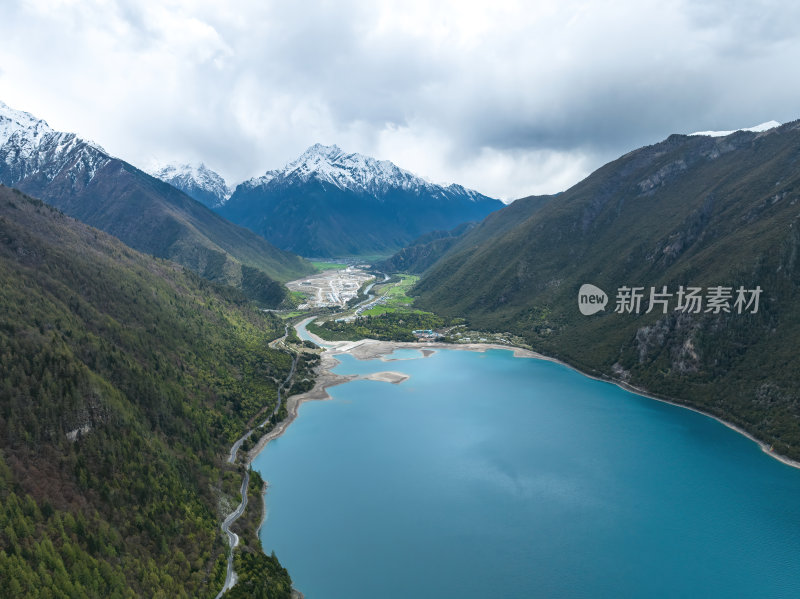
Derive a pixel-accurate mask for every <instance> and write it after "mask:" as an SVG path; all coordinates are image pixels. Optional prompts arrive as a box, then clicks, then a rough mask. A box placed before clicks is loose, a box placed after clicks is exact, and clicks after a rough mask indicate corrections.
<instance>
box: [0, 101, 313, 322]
mask: <svg viewBox="0 0 800 599" xmlns="http://www.w3.org/2000/svg"><path fill="white" fill-rule="evenodd" d="M3 107H4V108H3V109H2V119H3V120H2V125H3V131H4V135H7V137H6V139H5V140H4V142H3V144H2V145H0V183H3V184H5V185H8V186H11V187H18V188H20V189H21V190H23V191H25V192H26V193H29V194H31V195H34V196H37V197H40V198H42V199H43V200H44V201H46V202H48V203H50V204H52V205H54V206H56V207H57V208H59V209H61V210H63V211H64V212H66V213H67V214H69V215H71V216H74V217H76V218H78V219H80V220H82V221H84V222H87V223H88V224H91V225H93V226H96V227H98V228H100V229H102V230H104V231H106V232H108V233H111V234H112V235H115V236H116V237H118V238H120V239H121V240H123V241H124V242H125V243H127V244H128V245H130V246H131V247H134V248H135V249H138V250H141V251H145V252H148V253H152V254H154V255H157V256H160V257H163V258H170V259H173V260H176V261H177V262H179V263H181V264H184V265H186V266H188V267H189V268H191V269H192V270H194V271H196V272H198V273H200V274H201V275H202V276H204V277H206V278H208V279H210V280H213V281H216V282H221V283H225V284H229V285H233V286H235V287H240V288H242V287H243V286H244V287H250V288H258V289H261V293H259V294H257V295H256V296H255V297H254V299H256V300H258V301H261V302H263V303H265V304H267V305H271V306H274V305H277V304H279V303H280V302H281V301H283V299H284V298H286V296H287V292H286V290H285V288H283V287H282V285H280V283H278V282H274V283H271V282H270V279H274V280H275V281H288V280H291V279H293V278H297V277H299V276H302V275H303V274H308V273H309V272H312V271H313V267H311V265H309V264H308V263H306V262H304V261H303V260H301V259H300V258H298V257H297V256H294V255H292V254H289V253H287V252H284V251H281V250H278V249H277V248H275V247H273V246H272V245H271V244H269V243H268V242H266V241H265V240H264V239H263V238H261V237H259V236H257V235H254V234H252V233H251V232H250V231H247V230H246V229H243V228H241V227H238V226H236V225H234V224H232V223H230V222H228V221H226V220H225V219H223V218H221V217H220V216H219V215H217V214H216V213H215V212H213V211H211V210H209V209H208V208H206V207H205V206H203V205H202V204H200V203H198V202H196V201H195V200H193V199H191V198H190V197H189V196H187V195H186V194H184V193H183V192H181V191H179V190H177V189H176V188H174V187H173V186H171V185H168V184H166V183H164V182H162V181H160V180H158V179H156V178H154V177H151V176H150V175H148V174H146V173H145V172H143V171H141V170H139V169H137V168H136V167H134V166H132V165H130V164H129V163H127V162H125V161H123V160H120V159H118V158H114V157H111V156H110V155H108V154H107V153H105V152H104V151H103V150H102V148H101V147H100V146H98V145H97V144H93V143H91V142H85V141H84V140H82V139H81V138H79V137H78V136H77V135H75V134H74V133H62V132H57V131H53V130H52V129H51V128H50V127H49V126H48V125H47V123H46V122H45V121H41V120H38V119H36V118H35V117H33V116H32V115H30V114H28V113H23V112H20V111H13V110H12V109H9V108H8V107H7V106H5V105H3Z"/></svg>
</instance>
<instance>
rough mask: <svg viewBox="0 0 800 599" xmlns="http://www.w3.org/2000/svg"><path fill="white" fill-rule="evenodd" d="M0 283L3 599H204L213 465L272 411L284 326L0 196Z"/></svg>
mask: <svg viewBox="0 0 800 599" xmlns="http://www.w3.org/2000/svg"><path fill="white" fill-rule="evenodd" d="M0 282H1V283H2V284H0V506H1V507H0V580H1V581H2V583H0V589H1V590H0V595H3V596H8V597H41V598H44V597H76V598H77V597H103V598H107V597H134V596H141V597H169V598H173V597H213V596H215V595H216V593H217V592H218V591H219V589H220V588H221V587H222V582H223V579H224V575H225V555H226V547H227V545H226V543H225V541H224V539H223V537H222V535H221V534H220V529H219V524H220V520H221V519H222V516H223V513H226V512H227V511H228V510H229V509H230V508H231V507H232V506H235V505H236V504H237V503H238V501H239V497H238V488H239V485H240V483H241V473H240V472H239V471H238V470H237V469H236V468H233V467H228V466H226V465H225V462H224V456H225V455H226V453H227V449H228V447H229V445H230V443H231V441H232V440H233V439H234V438H235V437H237V436H238V435H240V434H241V433H242V432H243V431H244V430H245V429H246V426H247V424H248V421H250V420H251V419H252V418H253V417H254V416H255V415H256V413H258V412H259V410H261V409H263V408H264V407H266V406H273V405H274V402H275V401H276V389H277V384H278V381H283V379H285V377H286V376H287V374H288V371H289V368H290V365H291V358H290V356H289V355H287V354H285V353H281V352H279V351H276V350H272V349H269V348H268V343H269V341H270V340H271V339H273V338H275V337H277V336H279V335H281V334H282V333H283V325H282V324H280V323H279V322H278V321H277V319H276V318H274V317H272V316H271V315H269V314H266V313H264V312H262V311H260V310H258V309H257V308H255V307H253V306H251V305H250V303H249V302H248V301H247V300H246V299H245V298H244V296H243V295H242V294H241V292H239V291H236V290H234V289H231V288H228V287H220V286H216V285H214V284H212V283H209V282H208V281H206V280H204V279H201V278H200V277H199V276H197V275H195V274H194V273H192V272H190V271H187V270H185V269H184V268H183V267H181V266H179V265H177V264H175V263H173V262H169V261H165V260H161V259H157V258H153V257H150V256H144V255H142V254H139V253H138V252H136V251H134V250H131V249H130V248H128V247H127V246H125V245H123V244H122V243H120V242H119V241H117V240H116V239H114V238H112V237H110V236H108V235H106V234H104V233H102V232H100V231H98V230H96V229H93V228H91V227H89V226H87V225H84V224H82V223H80V222H78V221H75V220H73V219H71V218H69V217H67V216H64V215H63V214H61V213H60V212H58V211H57V210H55V209H54V208H51V207H49V206H48V205H47V204H44V203H42V202H39V201H38V200H32V199H29V198H27V197H26V196H24V195H23V194H21V193H20V192H18V191H16V190H11V189H9V188H5V187H2V186H0ZM251 551H252V549H251ZM252 554H253V555H255V556H256V557H255V558H248V559H256V560H259V559H263V560H269V558H267V556H263V554H261V553H260V552H259V551H256V552H253V553H252ZM259 555H260V556H262V557H259ZM270 563H272V562H270ZM261 569H262V570H264V571H267V570H269V571H271V572H273V573H274V575H275V580H273V581H269V580H266V581H265V580H262V581H260V585H261V586H262V587H269V588H270V589H273V591H275V593H277V589H282V590H281V592H280V593H279V594H274V595H270V596H286V594H288V588H289V580H288V575H286V573H285V571H282V570H281V569H280V568H277V569H276V568H275V567H273V566H270V567H269V568H267V569H264V567H262V568H261Z"/></svg>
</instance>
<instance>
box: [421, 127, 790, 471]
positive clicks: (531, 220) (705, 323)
mask: <svg viewBox="0 0 800 599" xmlns="http://www.w3.org/2000/svg"><path fill="white" fill-rule="evenodd" d="M535 201H538V200H535V199H533V200H532V199H529V200H518V201H517V202H514V203H513V204H512V205H510V206H508V207H507V208H504V209H503V210H500V211H498V212H496V213H494V214H492V215H490V216H489V217H488V218H487V219H485V221H484V222H483V223H481V224H480V225H479V226H478V227H476V228H475V229H474V230H473V231H471V232H469V233H467V234H466V235H465V236H464V237H463V238H462V239H460V240H459V242H458V243H457V244H456V245H455V246H454V247H453V248H451V249H450V250H449V251H448V252H447V254H446V255H445V256H444V257H443V258H442V259H440V260H439V261H438V262H437V263H436V264H434V266H433V267H431V268H430V269H428V270H427V271H426V273H425V275H424V276H423V278H422V279H421V280H420V281H419V283H418V285H417V287H416V291H415V292H416V293H418V294H419V297H418V300H417V303H416V305H417V306H419V307H421V308H424V309H432V310H434V311H436V312H437V313H439V314H442V315H444V316H466V317H467V318H468V319H469V321H470V324H471V325H472V326H473V327H482V328H486V329H492V330H497V331H510V332H512V333H515V334H517V335H520V336H522V337H524V338H526V339H527V341H528V342H529V343H530V345H531V346H533V347H534V348H535V349H538V350H541V351H544V352H546V353H548V354H551V355H554V356H557V357H560V358H562V359H564V360H565V361H567V362H569V363H571V364H574V365H576V366H577V367H579V368H581V369H582V370H584V371H586V372H589V373H592V374H597V375H601V376H608V377H613V378H616V379H618V380H622V381H625V382H628V383H631V384H633V385H637V386H639V387H642V388H645V389H647V390H648V391H650V392H652V393H656V394H659V395H662V396H665V397H669V398H673V399H675V400H677V401H679V402H683V403H686V404H687V405H691V406H693V407H697V408H700V409H702V410H704V411H706V412H709V413H711V414H713V415H715V416H719V417H722V418H724V419H725V420H728V421H730V422H733V423H734V424H737V425H739V426H741V427H743V428H745V429H746V430H748V431H750V432H751V433H753V434H754V435H755V436H757V437H758V438H759V439H761V440H763V441H764V442H766V443H767V444H769V445H772V446H774V448H775V450H776V451H778V452H780V453H783V454H786V455H789V456H792V457H794V458H798V457H800V382H799V381H798V379H797V376H796V373H797V372H798V371H800V357H799V356H800V354H798V353H797V351H796V349H795V347H796V340H797V339H800V301H799V300H798V299H797V298H798V297H800V295H798V291H800V289H799V287H800V260H799V259H798V252H800V123H798V122H794V123H789V124H787V125H784V126H782V127H778V128H774V129H770V130H768V131H764V132H757V133H754V132H744V131H742V132H737V133H734V134H732V135H728V136H725V137H708V136H702V135H699V136H685V135H673V136H671V137H669V138H668V139H667V140H665V141H663V142H661V143H658V144H655V145H652V146H648V147H645V148H641V149H639V150H636V151H633V152H630V153H628V154H626V155H625V156H622V157H621V158H619V159H618V160H615V161H614V162H611V163H609V164H607V165H606V166H604V167H602V168H600V169H599V170H597V171H596V172H594V173H593V174H591V175H590V176H589V177H587V178H586V179H585V180H584V181H582V182H580V183H578V184H577V185H575V186H574V187H572V188H571V189H569V190H567V191H566V192H563V193H561V194H558V195H557V196H553V197H552V198H551V199H550V200H549V201H547V202H546V203H545V204H544V205H543V206H540V207H537V206H535V205H534V203H533V202H535ZM586 283H590V284H593V285H596V286H597V287H599V288H600V289H602V290H604V291H605V292H606V294H607V295H608V305H607V306H606V308H605V310H602V311H600V312H598V313H597V314H594V315H592V316H584V315H583V314H582V313H581V312H580V311H579V306H578V293H579V290H580V288H581V286H582V285H583V284H586ZM625 287H628V288H633V287H641V291H640V293H642V294H643V296H644V297H643V298H642V299H641V309H640V310H639V311H638V313H637V311H634V310H631V311H630V312H629V311H627V310H626V311H624V312H622V313H620V312H618V311H616V310H617V307H618V305H619V304H618V302H617V299H618V295H619V293H620V290H621V289H623V288H625ZM665 287H666V292H667V293H669V294H671V295H670V296H669V298H668V301H669V303H668V305H667V307H666V313H664V305H663V303H660V302H657V301H656V302H654V303H653V304H652V306H653V309H651V310H650V312H649V313H647V311H648V309H649V308H650V305H651V304H650V290H651V288H652V289H653V290H654V291H656V292H657V293H660V292H662V291H665V290H664V288H665ZM681 287H683V288H684V292H685V291H686V290H688V288H689V287H697V288H700V290H701V292H700V294H701V296H702V297H703V298H705V303H703V304H702V307H701V309H700V311H694V310H690V311H686V310H679V309H676V308H678V306H679V300H680V297H679V290H680V289H681ZM716 287H723V288H724V290H725V293H728V294H730V295H731V296H732V297H730V299H729V300H728V301H727V302H723V303H724V304H725V305H726V309H727V310H729V311H726V309H720V310H716V309H714V303H713V302H711V301H710V300H709V299H708V296H709V295H712V294H713V293H712V292H713V289H714V288H716ZM740 287H741V288H742V289H743V290H756V288H759V287H760V288H761V290H762V293H761V295H760V298H759V300H760V305H759V308H758V311H757V312H756V313H752V306H751V308H750V310H745V311H744V312H743V313H741V314H740V313H738V310H737V307H736V305H735V300H736V297H737V292H736V290H737V289H739V288H740ZM728 288H730V289H729V290H728ZM623 293H624V290H623ZM664 297H666V296H664ZM664 297H661V299H664ZM659 298H660V296H658V295H656V296H654V299H655V300H658V299H659ZM747 299H751V298H750V296H749V295H748V296H747Z"/></svg>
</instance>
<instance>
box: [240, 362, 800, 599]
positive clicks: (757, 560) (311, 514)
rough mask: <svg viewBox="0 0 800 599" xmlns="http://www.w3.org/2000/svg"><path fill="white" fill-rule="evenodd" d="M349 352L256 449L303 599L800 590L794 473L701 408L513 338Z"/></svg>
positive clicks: (272, 523)
mask: <svg viewBox="0 0 800 599" xmlns="http://www.w3.org/2000/svg"><path fill="white" fill-rule="evenodd" d="M391 357H397V358H402V359H399V360H396V361H380V360H371V361H359V360H356V359H354V358H352V357H351V356H349V355H344V356H340V357H339V358H340V359H341V362H342V363H341V364H340V365H339V366H337V368H336V369H335V372H338V373H341V374H347V373H358V374H365V373H369V372H379V371H385V370H393V371H399V372H403V373H406V374H409V375H410V376H411V378H410V379H409V380H408V381H406V382H404V383H401V384H399V385H392V384H389V383H384V382H378V381H354V382H350V383H346V384H344V385H339V386H336V387H332V388H331V389H329V392H330V394H331V395H332V396H333V398H334V399H333V400H331V401H317V402H309V403H305V404H303V405H302V406H301V408H300V413H299V417H298V419H297V420H296V421H295V422H294V423H292V425H291V426H290V427H289V428H288V430H287V431H286V433H285V434H284V435H283V436H282V437H281V438H279V439H277V440H276V441H273V442H271V443H270V444H269V445H268V446H267V447H266V449H265V450H264V451H263V452H262V453H261V455H260V456H259V457H258V458H257V459H256V460H255V462H254V463H253V468H254V469H255V470H258V471H259V472H260V473H261V474H262V476H263V477H264V479H265V480H267V481H268V482H269V485H270V486H269V490H268V492H267V494H266V498H265V500H266V505H267V519H266V521H265V523H264V526H263V527H262V529H261V532H260V534H261V540H262V544H263V546H264V549H265V551H266V552H267V553H269V552H271V551H273V550H274V551H275V552H276V554H277V555H278V557H279V559H280V560H281V562H282V564H283V565H284V566H285V567H286V568H288V570H289V572H290V574H291V576H292V579H293V581H294V585H295V587H296V588H298V589H299V590H300V591H302V592H303V593H304V594H305V596H306V598H307V599H361V598H363V599H367V598H369V599H375V598H382V599H394V598H397V599H409V598H412V597H417V598H436V599H442V598H458V599H472V598H475V599H477V598H482V599H485V598H494V597H498V598H525V599H530V598H535V597H565V598H571V597H586V598H605V597H608V598H615V599H617V598H621V597H704V598H708V597H720V598H721V597H726V598H727V597H800V470H796V469H793V468H790V467H788V466H786V465H784V464H781V463H779V462H778V461H776V460H774V459H772V458H770V457H769V456H767V455H765V454H764V453H763V452H762V451H761V450H760V449H759V447H758V446H757V445H756V444H755V443H753V442H751V441H749V440H747V439H745V438H744V437H742V436H741V435H738V434H736V433H735V432H733V431H731V430H730V429H728V428H726V427H725V426H723V425H722V424H720V423H718V422H716V421H715V420H713V419H711V418H708V417H705V416H703V415H701V414H697V413H694V412H691V411H689V410H685V409H681V408H678V407H675V406H671V405H667V404H664V403H661V402H657V401H654V400H651V399H647V398H644V397H641V396H638V395H635V394H632V393H629V392H627V391H624V390H622V389H619V388H618V387H616V386H614V385H611V384H608V383H604V382H600V381H595V380H592V379H589V378H587V377H585V376H583V375H581V374H579V373H577V372H575V371H573V370H570V369H569V368H567V367H565V366H562V365H559V364H555V363H552V362H546V361H542V360H534V359H525V358H514V357H513V356H512V353H511V352H510V351H504V350H491V351H488V352H486V353H478V352H470V351H459V350H441V351H437V352H436V353H435V354H434V355H432V356H430V357H428V358H422V355H421V354H420V353H419V352H417V351H416V350H403V351H401V352H396V353H395V354H393V355H392V356H391Z"/></svg>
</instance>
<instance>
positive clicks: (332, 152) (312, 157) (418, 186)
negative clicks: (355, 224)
mask: <svg viewBox="0 0 800 599" xmlns="http://www.w3.org/2000/svg"><path fill="white" fill-rule="evenodd" d="M310 180H316V181H318V182H321V183H323V184H327V185H333V186H335V187H338V188H339V189H342V190H348V191H353V192H357V193H367V194H372V195H375V194H376V193H379V192H381V191H385V190H387V189H390V188H402V189H406V190H409V189H415V190H422V189H425V190H430V189H432V188H435V187H437V186H434V185H432V184H431V183H428V182H427V181H425V180H424V179H422V178H421V177H417V176H416V175H414V174H413V173H410V172H409V171H406V170H404V169H401V168H399V167H398V166H396V165H395V164H393V163H392V162H390V161H388V160H376V159H375V158H372V157H370V156H365V155H363V154H358V153H347V152H345V151H344V150H342V149H341V148H340V147H339V146H337V145H335V144H334V145H330V146H327V145H324V144H320V143H316V144H314V145H313V146H310V147H309V148H308V149H306V151H305V152H303V153H302V154H301V155H300V156H299V157H298V158H296V159H295V160H292V161H291V162H289V163H288V164H287V165H286V166H285V167H283V168H282V169H276V170H272V171H267V172H266V173H265V174H264V175H263V176H261V177H257V178H255V179H251V180H250V181H248V182H246V184H247V186H249V187H257V186H260V185H267V184H270V183H271V182H272V181H279V182H284V183H287V184H290V183H292V182H296V183H307V182H308V181H310ZM273 184H274V183H273Z"/></svg>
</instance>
